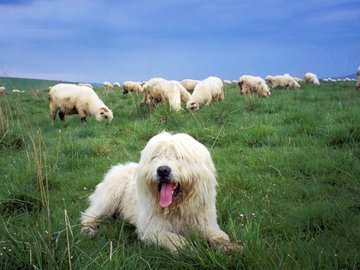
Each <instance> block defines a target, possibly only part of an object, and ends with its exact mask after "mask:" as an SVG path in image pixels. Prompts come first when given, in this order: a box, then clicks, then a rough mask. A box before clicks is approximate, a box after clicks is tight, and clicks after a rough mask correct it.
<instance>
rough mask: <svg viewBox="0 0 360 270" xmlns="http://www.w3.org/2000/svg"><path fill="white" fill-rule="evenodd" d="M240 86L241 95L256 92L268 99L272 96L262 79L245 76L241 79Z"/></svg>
mask: <svg viewBox="0 0 360 270" xmlns="http://www.w3.org/2000/svg"><path fill="white" fill-rule="evenodd" d="M238 85H239V88H240V94H241V95H242V94H251V93H253V92H256V93H258V94H260V95H262V96H264V97H268V96H270V94H271V93H270V89H269V87H268V86H267V84H266V82H265V81H264V80H263V79H262V78H260V77H255V76H251V75H243V76H241V77H240V78H239V82H238Z"/></svg>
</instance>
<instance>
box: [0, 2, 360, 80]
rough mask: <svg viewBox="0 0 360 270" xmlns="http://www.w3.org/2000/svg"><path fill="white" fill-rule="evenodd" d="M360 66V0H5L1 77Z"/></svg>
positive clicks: (144, 76)
mask: <svg viewBox="0 0 360 270" xmlns="http://www.w3.org/2000/svg"><path fill="white" fill-rule="evenodd" d="M358 66H360V1H359V0H353V1H352V0H349V1H347V0H341V1H340V0H302V1H294V0H272V1H260V0H252V1H243V0H131V1H122V0H109V1H106V0H92V1H88V0H4V1H3V0H0V76H9V77H23V78H40V79H52V80H64V81H74V82H102V81H110V82H114V81H118V82H120V83H122V82H123V81H125V80H134V81H139V80H148V79H150V78H153V77H162V78H165V79H174V80H182V79H185V78H190V79H203V78H206V77H208V76H211V75H212V76H218V77H220V78H222V79H228V80H235V79H238V78H239V77H240V76H241V75H244V74H248V75H256V76H262V77H265V76H267V75H278V74H284V73H289V74H290V75H293V76H297V77H302V76H303V75H304V73H306V72H313V73H315V74H317V75H318V76H319V77H320V78H324V77H329V76H330V77H335V76H340V75H348V74H353V73H355V72H356V70H357V67H358Z"/></svg>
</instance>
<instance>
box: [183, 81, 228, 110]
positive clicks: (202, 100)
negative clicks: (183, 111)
mask: <svg viewBox="0 0 360 270" xmlns="http://www.w3.org/2000/svg"><path fill="white" fill-rule="evenodd" d="M217 100H219V101H223V100H224V84H223V82H222V80H221V79H220V78H218V77H214V76H210V77H208V78H206V79H204V80H202V81H200V82H198V84H197V85H196V86H195V89H194V92H193V93H192V95H191V97H190V99H189V101H188V102H187V104H186V108H187V109H188V110H190V111H197V110H199V109H200V106H202V105H205V106H207V105H210V104H211V103H212V102H213V101H217Z"/></svg>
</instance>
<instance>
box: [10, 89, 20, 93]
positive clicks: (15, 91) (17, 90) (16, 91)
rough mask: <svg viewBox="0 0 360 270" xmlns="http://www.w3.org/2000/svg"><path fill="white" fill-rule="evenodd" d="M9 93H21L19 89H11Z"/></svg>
mask: <svg viewBox="0 0 360 270" xmlns="http://www.w3.org/2000/svg"><path fill="white" fill-rule="evenodd" d="M11 92H13V93H21V91H20V90H19V89H13V90H12V91H11Z"/></svg>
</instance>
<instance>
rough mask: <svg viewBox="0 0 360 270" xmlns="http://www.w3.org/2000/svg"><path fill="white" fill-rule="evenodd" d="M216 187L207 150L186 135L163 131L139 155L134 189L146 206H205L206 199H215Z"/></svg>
mask: <svg viewBox="0 0 360 270" xmlns="http://www.w3.org/2000/svg"><path fill="white" fill-rule="evenodd" d="M215 186H216V174H215V168H214V165H213V162H212V159H211V156H210V153H209V151H208V150H207V149H206V147H205V146H204V145H202V144H201V143H199V142H198V141H196V140H195V139H194V138H192V137H191V136H189V135H187V134H183V133H179V134H174V135H172V134H170V133H167V132H162V133H160V134H158V135H156V136H155V137H153V138H151V139H150V140H149V142H148V143H147V145H146V146H145V148H144V150H143V151H142V152H141V159H140V162H139V166H138V172H137V188H138V192H139V196H140V199H142V198H145V199H146V200H147V203H153V204H155V205H156V206H157V207H158V206H160V207H161V208H168V207H178V206H180V205H181V204H183V203H184V201H191V203H190V204H191V205H194V204H201V203H206V198H208V197H209V196H210V197H215ZM209 193H214V194H211V195H210V194H209ZM195 207H196V206H195Z"/></svg>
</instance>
